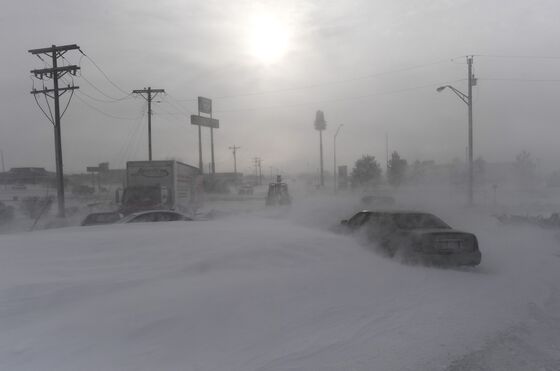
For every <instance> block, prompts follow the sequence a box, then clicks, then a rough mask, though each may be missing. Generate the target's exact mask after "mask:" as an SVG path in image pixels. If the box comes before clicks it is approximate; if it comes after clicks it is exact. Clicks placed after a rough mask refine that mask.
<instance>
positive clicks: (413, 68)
mask: <svg viewBox="0 0 560 371" xmlns="http://www.w3.org/2000/svg"><path fill="white" fill-rule="evenodd" d="M446 62H449V59H443V60H439V61H435V62H431V63H425V64H419V65H415V66H410V67H404V68H399V69H395V70H389V71H383V72H378V73H372V74H368V75H363V76H357V77H352V78H348V79H343V80H332V81H325V82H319V83H315V84H310V85H302V86H296V87H290V88H284V89H275V90H264V91H257V92H248V93H239V94H231V95H222V96H217V97H214V98H213V99H214V100H216V99H231V98H238V97H249V96H255V95H264V94H273V93H282V92H288V91H296V90H306V89H313V88H318V87H322V86H327V85H337V84H345V83H349V82H353V81H360V80H367V79H372V78H375V77H379V76H384V75H390V74H395V73H400V72H407V71H411V70H415V69H419V68H425V67H429V66H434V65H438V64H442V63H446ZM178 101H180V102H190V101H196V98H187V99H178Z"/></svg>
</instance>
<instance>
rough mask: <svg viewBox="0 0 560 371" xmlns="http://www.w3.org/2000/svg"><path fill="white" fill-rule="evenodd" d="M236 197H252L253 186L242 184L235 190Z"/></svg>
mask: <svg viewBox="0 0 560 371" xmlns="http://www.w3.org/2000/svg"><path fill="white" fill-rule="evenodd" d="M237 194H238V195H252V194H253V186H252V185H250V184H244V185H242V186H241V187H239V189H238V190H237Z"/></svg>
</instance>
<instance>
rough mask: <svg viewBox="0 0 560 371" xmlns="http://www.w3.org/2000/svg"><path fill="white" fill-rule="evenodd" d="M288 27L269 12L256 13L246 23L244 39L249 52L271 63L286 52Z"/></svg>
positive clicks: (263, 61) (261, 60) (288, 34)
mask: <svg viewBox="0 0 560 371" xmlns="http://www.w3.org/2000/svg"><path fill="white" fill-rule="evenodd" d="M290 33H291V30H290V27H289V24H288V23H287V22H283V21H282V19H281V18H279V17H275V16H273V15H271V14H263V13H261V14H256V15H254V16H253V17H252V18H251V19H250V20H249V23H248V27H247V34H246V41H247V47H248V51H249V54H250V55H251V56H253V57H255V58H256V59H257V60H259V61H260V62H261V63H264V64H273V63H275V62H277V61H279V60H280V59H282V57H283V56H284V55H285V54H286V53H287V52H288V49H289V46H290Z"/></svg>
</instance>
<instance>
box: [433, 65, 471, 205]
mask: <svg viewBox="0 0 560 371" xmlns="http://www.w3.org/2000/svg"><path fill="white" fill-rule="evenodd" d="M467 66H468V90H467V94H465V93H463V92H461V91H460V90H458V89H456V88H454V87H453V86H451V85H444V86H440V87H439V88H437V89H436V91H437V92H441V91H443V90H445V89H446V88H449V89H451V91H453V92H454V93H455V95H457V96H458V97H459V98H460V99H461V100H462V101H463V102H464V103H465V104H466V105H467V108H468V125H469V126H468V142H469V143H468V148H467V160H468V163H469V181H468V183H469V184H468V192H467V193H468V204H469V206H472V205H473V204H474V164H473V99H472V88H473V86H476V78H475V77H474V74H473V72H472V66H473V56H472V55H470V56H467Z"/></svg>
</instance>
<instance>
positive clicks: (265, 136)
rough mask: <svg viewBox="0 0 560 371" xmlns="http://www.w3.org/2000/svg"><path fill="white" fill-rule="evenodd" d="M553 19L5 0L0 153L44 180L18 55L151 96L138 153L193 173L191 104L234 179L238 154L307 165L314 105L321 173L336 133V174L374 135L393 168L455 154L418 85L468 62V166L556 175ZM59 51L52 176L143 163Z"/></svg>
mask: <svg viewBox="0 0 560 371" xmlns="http://www.w3.org/2000/svg"><path fill="white" fill-rule="evenodd" d="M559 11H560V4H558V3H557V2H555V1H533V2H527V1H507V2H505V1H441V0H440V1H427V0H424V1H412V0H408V1H358V0H356V1H344V2H342V1H282V2H274V1H258V2H257V1H236V2H228V1H208V2H204V3H201V2H194V1H163V2H158V3H155V2H149V1H143V0H140V1H119V2H111V1H96V2H86V1H59V0H56V1H49V2H38V1H19V2H10V3H9V4H5V5H4V7H3V12H2V15H1V16H0V35H2V36H0V38H1V40H2V45H3V46H4V48H3V50H4V53H3V58H2V60H3V63H2V65H3V67H4V68H3V69H2V72H0V78H1V81H2V82H3V84H2V85H3V89H2V90H1V92H0V102H1V105H2V112H3V115H2V119H1V124H0V127H1V128H2V135H1V136H0V149H2V150H3V152H4V155H5V159H6V165H7V167H8V168H9V167H15V166H40V167H45V168H47V169H49V170H54V150H53V133H52V125H51V124H50V123H49V122H48V121H47V119H46V118H45V117H44V116H43V115H42V113H41V111H40V110H39V108H38V107H37V106H36V105H35V102H34V100H33V97H32V96H31V94H29V92H30V90H31V88H32V86H33V85H32V80H31V79H30V78H29V77H30V73H29V71H30V70H31V69H35V68H43V67H44V66H45V64H44V63H43V62H42V61H41V60H39V59H37V58H36V57H34V56H32V55H30V54H29V53H27V50H29V49H33V48H42V47H47V46H50V45H52V44H56V45H63V44H73V43H76V44H78V45H79V46H80V47H81V48H82V50H83V52H84V53H85V54H86V55H87V56H89V57H90V58H91V60H93V61H95V62H96V63H97V65H98V66H99V67H100V68H101V69H102V71H104V72H105V73H106V75H107V76H108V77H109V79H110V80H111V81H112V82H113V83H114V84H116V85H117V86H118V87H120V88H121V89H122V90H124V91H126V92H131V91H132V90H133V89H142V88H144V87H148V86H151V87H152V88H162V89H165V90H166V92H167V93H168V95H165V96H162V97H160V99H159V100H160V101H161V103H156V104H154V107H153V110H154V115H153V123H152V127H153V148H154V149H153V150H154V158H155V159H165V158H177V159H181V160H183V161H185V162H187V163H190V164H193V165H197V164H198V152H197V148H198V147H197V131H196V128H195V127H194V126H192V125H190V123H189V118H188V116H189V115H190V114H191V113H196V97H197V96H199V95H200V96H206V97H209V98H212V99H213V100H214V116H215V117H216V118H218V119H219V120H220V126H221V127H220V129H219V130H218V131H216V133H215V145H216V170H217V171H232V156H231V152H230V150H229V149H228V147H229V146H231V145H233V144H236V145H238V146H241V147H242V149H241V150H240V151H239V154H238V161H239V170H240V171H241V172H244V173H248V172H250V171H251V169H252V163H251V159H252V158H253V157H255V156H260V157H262V159H263V167H265V168H266V169H268V167H269V166H272V167H277V168H281V169H284V170H286V171H306V170H307V171H315V169H316V168H317V167H318V150H317V141H318V139H317V132H316V131H315V130H313V119H314V115H315V112H316V111H317V110H319V109H320V110H323V111H324V112H325V117H326V120H327V131H326V132H325V133H324V134H325V151H326V156H327V159H328V161H329V162H327V163H326V167H327V168H329V169H330V166H331V163H330V159H331V154H332V136H333V135H334V131H335V130H336V128H337V127H338V125H339V124H344V128H343V129H342V131H341V132H340V135H339V137H338V142H337V146H338V151H339V160H338V162H339V164H347V165H349V166H352V164H353V163H354V161H355V160H356V159H357V158H359V157H360V156H361V155H362V154H366V153H367V154H372V155H374V156H376V157H377V158H378V159H380V160H384V158H385V134H386V133H387V134H388V135H389V138H390V149H391V150H398V151H399V153H401V155H402V156H403V157H404V158H407V159H408V160H409V162H412V161H414V160H415V159H419V160H430V159H433V160H436V161H438V162H449V161H451V159H453V158H460V159H464V156H465V146H466V143H467V137H466V133H467V125H466V123H467V115H466V106H465V105H464V104H463V103H462V102H461V101H460V100H459V99H457V97H456V96H454V95H453V94H452V93H451V92H449V91H446V92H442V93H441V94H438V93H436V91H435V88H436V87H437V86H439V85H442V84H445V83H451V84H453V85H454V86H456V87H457V88H458V89H460V90H465V89H466V85H467V84H466V81H465V80H466V77H467V71H466V64H465V58H464V56H465V55H471V54H474V55H475V57H474V58H475V59H474V73H475V75H476V77H477V78H478V79H479V80H478V85H477V86H476V87H475V89H474V97H475V98H474V120H475V121H474V133H475V134H474V138H475V147H474V154H475V157H478V156H482V157H484V158H485V159H486V160H487V161H489V162H504V161H513V160H514V158H515V155H516V154H517V153H518V152H520V151H521V150H527V151H529V152H530V153H531V154H532V155H533V157H534V158H537V159H539V160H540V165H542V166H543V167H545V168H548V169H549V170H557V166H556V165H555V160H556V159H557V158H558V156H559V155H560V153H559V151H560V150H559V149H558V145H557V139H556V138H558V135H559V134H560V129H559V127H558V125H557V118H558V114H559V108H558V107H559V106H558V104H557V102H558V99H559V98H560V90H559V88H560V85H559V82H558V81H560V72H558V61H559V60H558V59H554V58H540V57H560V46H559V44H558V42H557V40H556V39H557V35H558V34H559V31H560V30H559V28H560V26H558V23H557V22H556V21H557V19H556V18H557V16H556V15H557V14H558V12H559ZM262 24H265V25H268V26H271V27H272V32H269V31H270V30H268V31H267V32H268V33H263V32H259V27H263V26H262ZM255 27H256V28H255ZM274 27H276V28H274ZM259 34H260V35H259ZM255 43H261V44H259V45H255ZM263 45H264V46H263ZM271 45H272V46H274V45H275V46H276V47H277V48H276V49H275V48H273V47H271V49H267V48H268V47H269V46H271ZM280 47H281V48H280ZM255 48H260V49H258V50H257V49H255ZM502 56H507V58H503V57H502ZM512 57H515V58H512ZM519 57H523V58H519ZM525 57H531V58H525ZM534 57H539V58H534ZM66 58H68V62H69V63H74V64H78V65H80V66H81V73H82V76H77V77H75V78H74V82H75V84H76V85H78V86H80V90H79V92H78V93H77V94H76V95H75V96H74V97H73V99H72V102H71V104H70V106H69V108H68V111H67V113H66V115H65V116H64V117H63V119H62V128H63V153H64V163H65V169H66V171H70V172H83V171H85V167H86V166H90V165H95V164H97V163H99V162H104V161H109V162H110V166H111V167H122V166H124V163H125V161H127V160H135V159H136V160H139V159H147V123H146V115H145V111H146V103H145V101H144V100H143V99H141V98H139V97H136V99H134V97H133V96H129V97H127V98H126V99H123V100H118V101H117V100H115V99H120V98H124V96H125V95H124V94H123V93H122V92H121V91H119V90H118V89H117V88H116V87H115V86H113V85H112V84H111V83H110V82H109V81H108V80H107V79H106V78H105V77H104V76H103V74H102V73H101V72H100V71H99V70H98V69H97V68H96V67H95V65H94V64H93V63H92V61H91V60H90V59H88V58H86V57H82V55H81V54H80V53H78V52H76V51H75V52H70V53H68V54H67V55H66ZM412 67H415V68H412ZM85 79H87V81H86V80H85ZM502 79H503V80H502ZM47 84H50V81H49V82H47ZM35 87H36V88H41V87H42V85H41V82H40V81H38V80H35ZM92 97H93V98H92ZM41 103H43V104H44V100H43V101H42V102H41ZM204 140H205V141H206V142H208V140H209V135H208V133H206V132H205V134H204ZM209 159H210V153H209V149H208V146H205V153H204V162H205V163H207V162H209Z"/></svg>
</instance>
